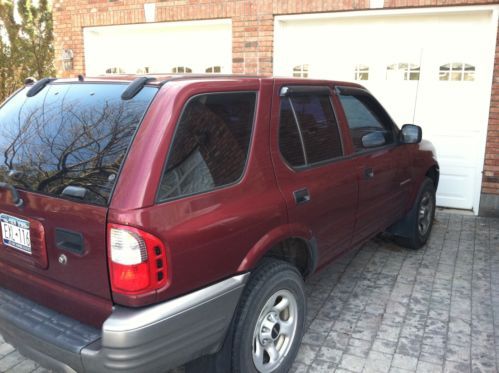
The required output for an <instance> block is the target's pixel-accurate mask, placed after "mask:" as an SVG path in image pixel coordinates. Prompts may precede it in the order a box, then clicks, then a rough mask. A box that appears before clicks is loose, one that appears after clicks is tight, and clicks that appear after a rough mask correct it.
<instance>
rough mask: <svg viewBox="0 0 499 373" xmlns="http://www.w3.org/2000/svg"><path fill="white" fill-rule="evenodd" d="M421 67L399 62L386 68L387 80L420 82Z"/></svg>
mask: <svg viewBox="0 0 499 373" xmlns="http://www.w3.org/2000/svg"><path fill="white" fill-rule="evenodd" d="M419 74H420V66H419V65H415V64H412V63H406V62H399V63H394V64H391V65H388V66H387V67H386V80H419Z"/></svg>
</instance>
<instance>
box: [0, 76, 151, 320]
mask: <svg viewBox="0 0 499 373" xmlns="http://www.w3.org/2000/svg"><path fill="white" fill-rule="evenodd" d="M126 87H127V86H126V85H125V84H122V83H110V82H109V83H102V82H100V83H90V82H89V83H86V82H78V83H76V82H64V81H63V82H57V81H56V82H52V83H51V84H49V85H47V86H46V87H45V88H44V89H43V90H41V91H40V92H39V93H37V94H36V95H34V96H33V97H28V95H27V93H28V91H29V90H30V87H26V88H24V89H22V90H21V91H19V92H18V93H17V94H16V95H14V96H13V97H12V98H11V99H10V100H9V101H7V102H6V103H5V104H4V105H3V106H2V107H1V108H0V182H3V183H4V184H3V186H4V187H3V188H1V189H0V223H1V230H0V235H1V238H0V286H3V287H8V288H10V289H13V290H15V291H17V292H20V293H23V294H24V295H27V296H30V297H31V298H36V299H37V300H40V299H43V303H45V304H46V305H48V306H51V307H52V308H55V309H59V310H62V311H64V312H65V313H70V314H73V315H72V316H74V317H77V318H80V319H86V318H87V317H86V316H85V315H84V314H83V313H85V312H82V310H85V309H86V308H88V303H89V302H88V299H91V300H93V301H94V302H90V303H94V304H95V305H99V306H100V307H104V308H108V309H110V308H111V305H112V300H111V291H110V284H109V275H108V267H107V255H106V222H107V212H108V204H109V202H110V199H111V196H112V191H113V188H114V185H115V184H116V180H117V178H118V175H119V170H120V168H121V166H122V163H123V161H124V159H125V157H126V153H127V150H128V148H129V146H130V144H131V142H132V140H133V137H134V134H135V132H136V130H137V128H138V126H139V125H140V123H141V120H142V118H143V116H144V114H145V112H146V110H147V108H148V106H149V104H150V102H151V101H152V99H153V97H154V95H155V94H156V92H157V88H156V87H145V88H144V89H143V90H142V91H140V92H139V93H138V94H137V95H136V96H135V97H134V98H132V99H130V100H122V99H121V94H122V92H123V91H124V90H125V89H126ZM5 186H7V187H5ZM10 187H13V188H15V190H16V191H17V192H18V193H19V196H20V198H21V199H22V200H23V201H22V205H21V206H16V205H15V204H14V201H13V198H12V196H13V194H12V193H11V191H10V190H9V188H10ZM51 298H52V299H51ZM61 299H66V301H67V302H66V303H68V302H69V303H71V302H72V304H64V305H63V304H61ZM79 300H81V302H82V303H83V302H85V303H86V305H85V306H83V304H80V305H79V304H78V302H79ZM50 303H52V304H50Z"/></svg>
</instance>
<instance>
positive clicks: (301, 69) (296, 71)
mask: <svg viewBox="0 0 499 373" xmlns="http://www.w3.org/2000/svg"><path fill="white" fill-rule="evenodd" d="M293 77H294V78H308V64H306V65H298V66H295V67H293Z"/></svg>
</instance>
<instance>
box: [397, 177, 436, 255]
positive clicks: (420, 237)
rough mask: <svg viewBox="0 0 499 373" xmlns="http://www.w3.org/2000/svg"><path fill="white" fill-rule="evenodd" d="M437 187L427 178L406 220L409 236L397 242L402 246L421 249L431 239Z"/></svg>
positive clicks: (398, 238)
mask: <svg viewBox="0 0 499 373" xmlns="http://www.w3.org/2000/svg"><path fill="white" fill-rule="evenodd" d="M435 206H436V204H435V185H434V184H433V180H431V179H430V178H425V180H424V181H423V183H422V184H421V187H420V189H419V193H418V195H417V197H416V201H415V202H414V206H413V207H412V209H411V211H409V213H408V216H407V217H406V218H405V219H404V220H405V222H404V224H407V225H408V226H407V227H406V228H407V229H406V232H407V235H406V236H404V237H397V238H396V241H397V243H399V244H400V245H402V246H405V247H408V248H411V249H419V248H420V247H422V246H423V245H424V244H425V243H426V241H428V238H429V237H430V233H431V228H432V226H433V219H434V218H435Z"/></svg>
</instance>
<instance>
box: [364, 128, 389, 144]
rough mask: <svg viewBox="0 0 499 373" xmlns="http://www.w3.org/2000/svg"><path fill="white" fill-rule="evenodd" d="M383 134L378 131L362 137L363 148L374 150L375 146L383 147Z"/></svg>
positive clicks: (384, 140) (384, 141)
mask: <svg viewBox="0 0 499 373" xmlns="http://www.w3.org/2000/svg"><path fill="white" fill-rule="evenodd" d="M385 143H386V139H385V134H384V133H383V132H380V131H376V132H371V133H368V134H366V135H364V136H362V146H363V147H364V148H375V147H377V146H381V145H385Z"/></svg>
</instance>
